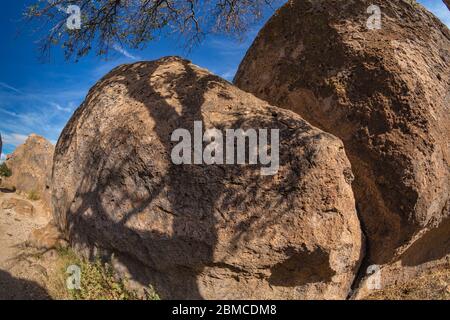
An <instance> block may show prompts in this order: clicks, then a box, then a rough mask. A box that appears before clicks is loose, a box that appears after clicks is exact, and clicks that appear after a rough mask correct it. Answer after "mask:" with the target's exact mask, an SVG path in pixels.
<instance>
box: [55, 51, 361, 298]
mask: <svg viewBox="0 0 450 320" xmlns="http://www.w3.org/2000/svg"><path fill="white" fill-rule="evenodd" d="M194 121H200V123H201V125H202V128H203V131H204V130H206V129H211V128H217V129H218V130H220V132H223V133H224V132H225V130H226V129H238V128H242V129H245V130H247V129H250V128H254V129H255V130H257V129H264V128H267V129H279V130H280V131H279V135H280V146H279V148H280V149H279V159H280V161H279V162H280V165H279V170H278V172H277V173H276V174H275V175H262V174H261V170H260V169H261V166H260V165H230V164H228V165H227V164H223V165H220V164H217V165H206V164H192V165H189V164H184V165H175V164H173V163H172V160H171V154H172V150H173V148H174V146H176V145H177V142H171V135H172V133H173V132H174V130H176V129H179V128H184V129H187V130H188V131H189V132H190V133H191V134H192V136H193V137H194V136H195V135H194V134H193V131H194V129H193V127H194ZM200 133H202V132H201V131H200ZM231 145H232V146H233V145H234V144H231ZM271 148H272V150H273V148H275V145H271ZM352 178H353V176H352V172H351V170H350V163H349V161H348V160H347V158H346V155H345V152H344V148H343V144H342V142H341V141H340V140H339V139H337V138H335V137H334V136H332V135H330V134H328V133H324V132H322V131H321V130H318V129H316V128H314V127H312V126H311V125H309V124H308V123H307V122H305V121H304V120H302V119H301V118H300V117H299V116H298V115H295V114H294V113H293V112H290V111H287V110H282V109H279V108H275V107H272V106H270V105H269V104H267V103H266V102H263V101H261V100H259V99H257V98H255V97H254V96H253V95H251V94H248V93H245V92H243V91H241V90H239V89H238V88H236V87H234V86H233V85H231V84H230V83H228V82H227V81H225V80H223V79H221V78H219V77H217V76H214V75H212V74H210V73H209V72H208V71H206V70H204V69H201V68H199V67H197V66H195V65H193V64H191V63H190V62H188V61H186V60H182V59H180V58H176V57H167V58H163V59H160V60H158V61H153V62H140V63H135V64H131V65H124V66H120V67H118V68H116V69H114V70H113V71H112V72H111V73H109V74H108V75H107V76H105V77H104V78H103V79H102V80H101V81H100V82H98V83H97V84H96V85H95V86H94V87H93V88H92V89H91V91H90V92H89V95H88V96H87V98H86V100H85V102H84V103H83V104H82V105H81V106H80V108H79V109H78V110H77V111H76V112H75V114H74V115H73V117H72V118H71V120H70V121H69V123H68V125H67V126H66V127H65V129H64V130H63V132H62V135H61V137H60V139H59V141H58V144H57V146H56V151H55V162H54V170H53V181H54V191H53V207H54V217H55V220H56V222H57V224H58V225H59V228H60V229H61V230H62V231H63V232H64V233H65V236H66V237H68V238H69V239H70V242H71V245H72V246H73V247H75V248H76V249H77V250H79V252H81V253H83V254H86V255H90V256H93V255H101V256H102V255H105V254H106V253H107V252H110V253H112V254H113V256H114V257H115V259H119V260H121V265H122V266H123V268H124V269H125V270H126V272H127V273H128V275H129V276H131V278H132V280H139V281H140V282H141V283H142V284H145V285H147V284H148V283H149V282H150V283H152V284H153V285H154V286H155V288H156V290H157V292H158V293H159V294H160V295H161V296H162V297H163V298H181V299H184V298H196V299H202V298H206V299H212V298H214V299H233V298H243V299H244V298H245V299H253V298H260V299H263V298H264V299H265V298H267V299H274V298H339V299H341V298H345V297H346V296H347V294H348V292H349V289H350V285H351V283H352V281H353V279H354V275H355V271H356V270H357V268H358V265H359V261H360V251H361V232H360V226H359V221H358V218H357V214H356V210H355V207H354V198H353V194H352V190H351V185H350V184H351V181H352ZM119 265H120V264H119ZM124 272H125V271H124ZM144 276H145V279H144Z"/></svg>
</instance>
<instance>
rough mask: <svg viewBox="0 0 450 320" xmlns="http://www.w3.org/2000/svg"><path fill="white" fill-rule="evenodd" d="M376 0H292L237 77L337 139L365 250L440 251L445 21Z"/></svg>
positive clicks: (444, 219)
mask: <svg viewBox="0 0 450 320" xmlns="http://www.w3.org/2000/svg"><path fill="white" fill-rule="evenodd" d="M373 4H374V2H373V1H369V0H356V1H344V0H338V1H329V0H314V1H311V0H295V1H289V2H288V3H287V4H286V5H284V6H283V7H282V8H281V9H279V10H278V11H277V12H276V14H275V15H274V16H273V17H272V18H271V19H270V20H269V22H268V23H267V24H266V25H265V26H264V28H263V29H262V31H261V32H260V33H259V35H258V36H257V38H256V40H255V42H254V43H253V45H252V46H251V48H250V49H249V51H248V52H247V54H246V56H245V58H244V60H243V62H242V63H241V65H240V67H239V70H238V73H237V75H236V78H235V83H236V85H237V86H238V87H240V88H241V89H243V90H245V91H248V92H251V93H253V94H255V95H256V96H258V97H259V98H262V99H264V100H266V101H268V102H269V103H271V104H273V105H276V106H279V107H284V108H286V109H289V110H293V111H295V112H296V113H298V114H299V115H301V116H302V117H303V118H304V119H306V120H307V121H309V122H310V123H311V124H313V125H315V126H317V127H319V128H321V129H322V130H325V131H327V132H330V133H332V134H334V135H336V136H338V137H339V138H341V139H342V140H343V141H344V144H345V148H346V152H347V155H348V156H349V159H350V161H351V163H352V168H353V170H354V173H355V176H356V180H355V183H354V184H353V190H354V192H355V198H356V201H357V206H358V209H359V215H360V218H361V220H362V225H363V226H364V228H365V233H366V235H367V238H368V247H367V250H368V255H367V261H368V262H370V263H376V264H383V263H387V262H389V261H392V260H395V259H398V258H399V257H401V259H404V260H405V261H404V262H405V263H414V262H413V260H414V261H416V262H417V263H418V262H419V261H422V262H424V261H425V260H426V259H439V258H442V257H443V256H445V255H446V254H447V253H449V250H450V248H449V246H448V242H447V241H446V239H448V233H447V234H446V233H445V232H443V230H444V229H445V230H448V227H447V226H448V219H449V215H450V210H449V207H450V169H449V168H450V167H449V166H450V149H449V139H450V113H449V101H450V100H449V99H448V97H449V86H450V31H449V29H448V28H447V27H446V26H445V25H443V24H442V23H441V22H440V21H439V20H438V19H437V18H436V17H435V16H433V15H432V14H431V13H430V12H428V11H427V10H425V9H424V8H423V7H422V6H421V5H419V4H417V3H416V2H415V1H378V2H377V4H378V6H379V7H378V8H379V9H380V12H378V8H377V7H374V6H372V5H373ZM378 14H380V15H379V16H378ZM378 18H380V19H381V20H380V22H381V25H379V27H381V29H379V28H378V26H377V23H376V22H377V19H378ZM445 97H447V98H445ZM442 237H444V238H442ZM445 237H446V238H445ZM431 253H433V254H431Z"/></svg>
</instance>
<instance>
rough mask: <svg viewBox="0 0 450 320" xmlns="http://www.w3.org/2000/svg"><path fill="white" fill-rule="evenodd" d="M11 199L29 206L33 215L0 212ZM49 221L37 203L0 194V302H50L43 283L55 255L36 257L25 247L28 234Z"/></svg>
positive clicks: (47, 254)
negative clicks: (18, 200)
mask: <svg viewBox="0 0 450 320" xmlns="http://www.w3.org/2000/svg"><path fill="white" fill-rule="evenodd" d="M11 198H14V199H21V200H26V201H28V202H30V203H31V204H33V206H34V209H35V212H34V213H33V214H24V213H19V212H16V210H15V208H13V209H3V208H2V204H3V202H4V201H5V200H8V199H11ZM49 220H50V217H49V216H48V214H47V213H46V212H45V211H44V209H43V208H42V205H41V204H40V202H39V201H30V200H28V199H26V198H25V197H23V196H20V195H18V194H16V193H7V192H4V191H0V300H1V299H7V300H17V299H20V300H21V299H32V300H35V299H50V295H49V293H48V291H47V288H46V283H48V280H49V279H48V275H49V268H51V265H52V260H53V259H54V258H55V257H52V256H54V255H55V253H51V252H50V253H42V252H40V253H37V252H35V251H33V249H31V248H28V247H27V246H26V245H25V243H26V240H27V239H28V236H29V234H30V232H31V231H32V230H34V229H37V228H41V227H43V226H45V225H46V224H47V223H48V222H49Z"/></svg>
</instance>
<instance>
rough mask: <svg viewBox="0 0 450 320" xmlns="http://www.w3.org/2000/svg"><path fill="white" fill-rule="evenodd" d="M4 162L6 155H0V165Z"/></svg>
mask: <svg viewBox="0 0 450 320" xmlns="http://www.w3.org/2000/svg"><path fill="white" fill-rule="evenodd" d="M5 160H6V154H4V153H2V154H0V163H3V162H4V161H5Z"/></svg>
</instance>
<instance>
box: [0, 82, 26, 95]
mask: <svg viewBox="0 0 450 320" xmlns="http://www.w3.org/2000/svg"><path fill="white" fill-rule="evenodd" d="M0 87H3V88H5V89H8V90H11V91H14V92H16V93H21V91H20V90H19V89H16V88H14V87H13V86H10V85H9V84H7V83H5V82H0Z"/></svg>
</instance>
